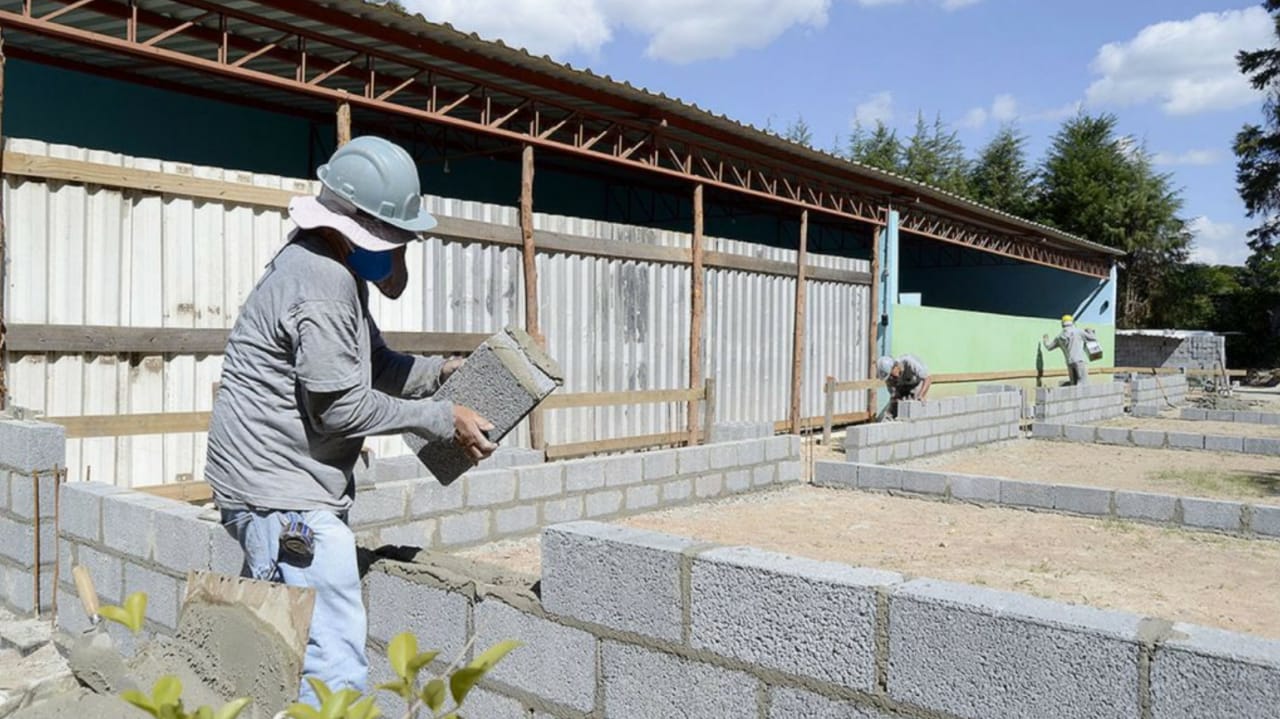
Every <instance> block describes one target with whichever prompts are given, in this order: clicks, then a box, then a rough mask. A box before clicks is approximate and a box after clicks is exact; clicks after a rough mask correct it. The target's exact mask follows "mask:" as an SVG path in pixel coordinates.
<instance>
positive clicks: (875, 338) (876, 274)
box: [867, 227, 884, 417]
mask: <svg viewBox="0 0 1280 719" xmlns="http://www.w3.org/2000/svg"><path fill="white" fill-rule="evenodd" d="M883 234H884V228H881V227H877V228H876V229H875V231H874V232H873V233H872V234H871V322H870V323H868V326H867V379H875V378H876V360H877V359H879V358H878V357H877V355H878V354H879V352H878V351H877V349H876V345H877V344H879V342H880V240H881V237H883ZM877 409H879V408H878V407H876V390H874V389H869V390H867V412H868V413H869V414H870V415H871V416H873V417H874V416H875V414H876V410H877Z"/></svg>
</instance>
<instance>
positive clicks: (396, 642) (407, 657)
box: [387, 632, 418, 683]
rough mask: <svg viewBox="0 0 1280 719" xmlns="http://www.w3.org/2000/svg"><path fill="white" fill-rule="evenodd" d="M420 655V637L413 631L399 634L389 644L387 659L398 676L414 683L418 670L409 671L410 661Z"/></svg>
mask: <svg viewBox="0 0 1280 719" xmlns="http://www.w3.org/2000/svg"><path fill="white" fill-rule="evenodd" d="M416 656H418V638H417V637H415V636H413V634H412V633H411V632H401V633H400V634H397V635H396V636H395V638H394V639H392V640H391V643H390V644H388V645H387V660H388V661H389V662H391V670H392V671H394V672H395V673H396V676H398V677H400V678H401V679H403V680H405V681H406V682H409V683H412V682H413V678H414V676H415V675H416V672H410V671H409V662H410V661H412V660H413V658H414V657H416Z"/></svg>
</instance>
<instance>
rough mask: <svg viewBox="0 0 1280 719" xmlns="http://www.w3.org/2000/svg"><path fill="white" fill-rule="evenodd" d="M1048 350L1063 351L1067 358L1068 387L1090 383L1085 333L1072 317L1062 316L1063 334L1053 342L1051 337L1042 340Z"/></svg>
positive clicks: (1045, 336)
mask: <svg viewBox="0 0 1280 719" xmlns="http://www.w3.org/2000/svg"><path fill="white" fill-rule="evenodd" d="M1040 342H1041V343H1042V344H1043V345H1044V348H1045V349H1047V350H1055V349H1061V350H1062V354H1063V355H1064V356H1065V357H1066V358H1067V375H1068V380H1067V384H1068V385H1073V386H1074V385H1078V384H1085V383H1086V382H1088V381H1089V357H1088V355H1086V354H1085V349H1084V342H1085V333H1084V331H1083V330H1081V329H1080V328H1079V327H1076V323H1075V319H1074V318H1073V317H1072V316H1071V315H1063V316H1062V332H1061V333H1059V334H1058V336H1057V337H1055V338H1053V339H1052V340H1050V339H1049V335H1044V336H1043V337H1041V338H1040Z"/></svg>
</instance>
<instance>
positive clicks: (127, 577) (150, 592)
mask: <svg viewBox="0 0 1280 719" xmlns="http://www.w3.org/2000/svg"><path fill="white" fill-rule="evenodd" d="M183 584H185V582H179V581H178V579H177V578H175V577H171V576H169V575H167V574H161V573H159V572H153V571H151V570H150V569H147V568H145V567H141V566H139V565H137V564H134V563H132V562H126V563H125V565H124V595H125V596H126V597H128V596H129V595H130V594H133V593H134V592H146V593H147V620H148V621H151V622H155V623H156V624H160V625H162V626H164V627H167V628H169V629H173V628H174V627H176V626H178V602H179V597H180V596H181V594H182V593H181V591H180V588H181V586H182V585H183Z"/></svg>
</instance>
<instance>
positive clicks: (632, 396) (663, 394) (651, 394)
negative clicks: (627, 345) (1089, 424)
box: [538, 389, 704, 409]
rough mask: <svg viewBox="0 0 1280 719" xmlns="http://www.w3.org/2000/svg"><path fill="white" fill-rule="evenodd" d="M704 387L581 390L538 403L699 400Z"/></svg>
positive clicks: (607, 404) (556, 405)
mask: <svg viewBox="0 0 1280 719" xmlns="http://www.w3.org/2000/svg"><path fill="white" fill-rule="evenodd" d="M703 394H704V390H702V389H651V390H643V391H633V392H579V393H575V394H553V395H551V396H550V397H548V398H546V399H545V400H543V401H542V404H540V405H538V406H539V407H540V408H542V409H567V408H570V407H612V406H617V405H634V404H656V403H659V402H697V401H698V400H701V399H702V398H703Z"/></svg>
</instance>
